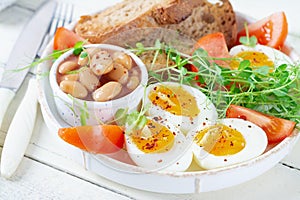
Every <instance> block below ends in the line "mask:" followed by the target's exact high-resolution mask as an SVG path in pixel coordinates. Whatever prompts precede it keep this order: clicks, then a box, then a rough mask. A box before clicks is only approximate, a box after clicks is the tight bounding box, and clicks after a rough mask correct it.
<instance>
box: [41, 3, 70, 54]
mask: <svg viewBox="0 0 300 200" xmlns="http://www.w3.org/2000/svg"><path fill="white" fill-rule="evenodd" d="M73 18H74V5H73V4H69V3H58V5H57V7H56V11H55V13H54V15H53V19H52V22H51V25H50V26H49V29H48V33H47V34H46V35H45V37H44V39H43V42H42V43H41V46H40V48H39V50H38V53H37V56H38V57H41V55H42V53H43V51H44V49H45V48H46V46H47V44H48V43H49V41H50V40H51V38H52V37H53V36H54V34H55V32H56V29H57V28H58V27H66V26H67V25H69V24H70V23H71V22H72V21H73Z"/></svg>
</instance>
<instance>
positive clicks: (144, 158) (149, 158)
mask: <svg viewBox="0 0 300 200" xmlns="http://www.w3.org/2000/svg"><path fill="white" fill-rule="evenodd" d="M156 122H158V123H159V124H162V125H164V126H165V127H168V128H169V130H170V131H171V132H175V133H176V135H175V137H174V139H175V141H174V144H173V146H172V148H171V149H170V150H169V151H166V152H162V153H155V152H154V153H145V152H143V151H141V150H140V149H139V148H138V147H137V146H136V144H134V143H133V142H132V137H131V136H130V135H127V134H126V135H125V143H126V149H127V152H128V154H129V156H130V158H131V159H132V161H133V162H134V163H135V164H136V165H138V166H140V167H143V168H145V169H148V170H150V171H152V170H165V171H185V170H186V169H187V168H188V167H189V166H190V164H191V162H192V159H193V153H192V150H191V142H189V141H188V140H187V139H186V137H185V136H184V135H183V134H182V133H181V131H180V130H179V129H177V128H176V127H174V126H173V125H172V124H169V123H166V122H163V121H156Z"/></svg>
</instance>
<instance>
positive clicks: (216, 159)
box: [188, 118, 268, 169]
mask: <svg viewBox="0 0 300 200" xmlns="http://www.w3.org/2000/svg"><path fill="white" fill-rule="evenodd" d="M188 137H189V138H190V139H192V140H193V145H192V149H193V150H192V151H193V153H194V159H195V161H196V162H197V163H198V165H199V166H200V167H202V168H204V169H215V168H220V167H225V166H229V165H233V164H238V163H241V162H244V161H247V160H250V159H252V158H255V157H257V156H259V155H261V154H262V153H263V152H264V151H265V150H266V147H267V144H268V140H267V136H266V133H265V132H264V131H263V130H262V129H261V128H260V127H258V126H257V125H255V124H253V123H251V122H249V121H246V120H243V119H235V118H230V119H222V120H220V121H219V122H218V123H217V124H215V125H209V126H203V127H199V128H198V129H195V130H193V131H191V132H190V133H189V135H188Z"/></svg>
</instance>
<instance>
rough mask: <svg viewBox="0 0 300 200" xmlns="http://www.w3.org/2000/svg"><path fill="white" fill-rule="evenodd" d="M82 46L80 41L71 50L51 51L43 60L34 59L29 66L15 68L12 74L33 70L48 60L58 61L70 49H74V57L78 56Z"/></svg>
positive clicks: (82, 43)
mask: <svg viewBox="0 0 300 200" xmlns="http://www.w3.org/2000/svg"><path fill="white" fill-rule="evenodd" d="M83 45H84V42H83V41H80V42H77V43H76V44H75V45H74V47H73V48H68V49H64V50H53V52H52V53H51V54H49V55H47V56H46V57H44V58H38V59H36V60H35V61H33V62H32V63H31V64H29V65H26V66H24V67H20V68H17V69H13V70H12V72H20V71H23V70H25V69H28V68H34V67H36V66H37V65H39V64H41V63H43V62H46V61H49V60H56V59H58V58H59V57H60V56H61V55H62V54H64V53H66V52H67V51H70V50H71V49H74V51H73V54H74V55H76V54H77V55H79V54H80V53H81V52H82V51H83V49H84V48H83Z"/></svg>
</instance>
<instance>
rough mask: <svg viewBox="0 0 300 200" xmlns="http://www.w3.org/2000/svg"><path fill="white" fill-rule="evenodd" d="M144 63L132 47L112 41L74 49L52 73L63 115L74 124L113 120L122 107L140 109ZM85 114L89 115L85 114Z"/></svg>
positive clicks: (145, 79)
mask: <svg viewBox="0 0 300 200" xmlns="http://www.w3.org/2000/svg"><path fill="white" fill-rule="evenodd" d="M147 80H148V72H147V69H146V66H145V65H144V63H143V62H142V61H141V60H140V59H139V58H138V57H137V56H136V55H134V54H133V53H131V52H130V51H129V50H126V49H124V48H121V47H119V46H114V45H108V44H91V45H86V46H84V51H83V52H82V53H81V54H80V55H78V56H75V55H74V54H73V50H70V51H68V52H66V53H64V54H63V55H62V56H60V57H59V58H58V59H57V60H56V61H55V62H54V63H53V65H52V67H51V70H50V75H49V81H50V86H51V89H52V91H53V95H54V102H55V105H56V109H57V111H58V113H59V115H60V117H61V118H62V119H63V120H64V121H65V122H66V123H67V124H69V125H71V126H80V125H83V121H82V119H83V118H82V116H83V115H84V116H85V117H84V120H85V122H84V123H85V124H88V125H95V124H99V123H109V122H111V121H112V120H113V116H114V114H115V113H116V111H117V110H118V109H120V108H124V109H128V110H129V111H132V110H135V109H137V108H138V106H139V104H140V102H141V100H142V98H143V94H144V88H145V86H146V84H147ZM84 113H85V114H84Z"/></svg>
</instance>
